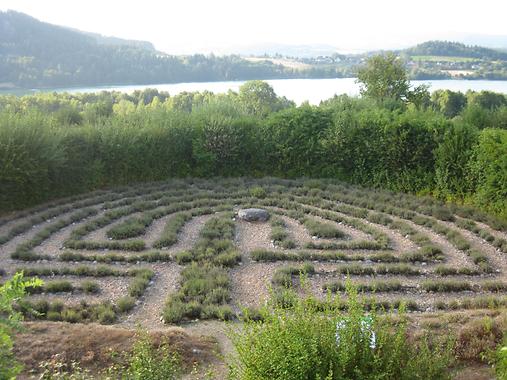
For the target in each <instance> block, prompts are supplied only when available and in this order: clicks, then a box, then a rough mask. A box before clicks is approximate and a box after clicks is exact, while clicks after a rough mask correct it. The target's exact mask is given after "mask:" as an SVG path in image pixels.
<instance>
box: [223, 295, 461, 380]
mask: <svg viewBox="0 0 507 380" xmlns="http://www.w3.org/2000/svg"><path fill="white" fill-rule="evenodd" d="M287 292H290V291H289V290H287ZM348 295H349V297H348V303H347V309H348V314H338V313H336V311H335V310H336V309H335V308H333V307H331V308H324V309H323V310H322V309H320V307H319V306H318V305H319V303H318V302H316V301H315V300H314V299H311V298H310V299H303V300H300V299H299V298H298V297H297V296H295V298H292V300H291V301H292V305H290V306H288V307H289V310H286V309H285V308H282V307H280V306H277V304H276V303H275V302H274V300H272V301H271V303H270V305H269V306H268V307H267V308H265V309H264V310H263V311H262V316H263V319H262V321H261V322H257V321H252V320H248V319H247V320H246V321H245V324H244V328H243V329H240V330H234V331H232V332H231V333H230V336H231V339H232V342H233V344H234V347H235V348H236V351H237V353H238V355H237V357H236V359H233V360H232V361H231V362H230V368H231V372H230V377H231V378H232V379H238V380H251V379H252V380H253V379H256V380H262V379H284V380H292V379H294V380H299V379H329V380H333V379H379V378H386V379H407V380H408V379H414V378H417V379H427V380H430V379H432V380H433V379H447V378H449V374H448V372H447V367H448V366H449V363H450V362H451V360H452V353H451V350H450V349H449V346H450V345H449V344H448V343H447V342H438V341H435V340H433V341H431V340H430V338H429V337H425V338H424V337H423V338H421V339H419V340H418V341H417V342H416V343H415V344H414V342H412V341H410V340H409V339H407V322H406V317H405V315H404V312H403V307H401V309H400V310H401V312H400V316H399V317H398V320H399V322H398V323H397V324H393V325H390V324H386V323H383V322H381V321H380V320H379V319H378V318H377V316H376V314H375V312H371V313H370V314H366V313H365V305H364V304H363V303H361V302H360V300H359V298H358V297H357V295H356V293H355V291H354V290H352V291H349V294H348ZM286 306H287V305H286ZM335 306H337V307H341V306H340V305H335Z"/></svg>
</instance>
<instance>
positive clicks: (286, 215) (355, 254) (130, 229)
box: [0, 178, 507, 327]
mask: <svg viewBox="0 0 507 380" xmlns="http://www.w3.org/2000/svg"><path fill="white" fill-rule="evenodd" d="M251 207H255V208H262V209H264V210H266V211H268V212H269V214H270V218H269V220H268V221H266V222H248V221H245V220H242V219H240V218H238V215H237V212H238V210H240V209H244V208H251ZM0 244H1V245H0V273H1V277H0V281H2V282H3V281H5V280H6V279H7V278H9V277H11V276H12V275H13V274H14V273H15V272H18V271H23V272H24V275H25V276H27V277H31V276H37V277H39V278H41V279H43V280H44V285H43V287H41V288H34V289H29V296H28V297H27V298H26V300H24V301H23V302H22V303H21V304H20V305H19V308H20V309H21V310H22V311H23V312H24V313H25V314H26V317H27V318H32V319H48V320H52V321H68V322H88V321H96V322H100V323H118V324H126V325H132V326H133V325H136V324H138V323H140V324H141V325H143V326H146V327H157V326H161V325H162V324H163V323H166V324H179V323H185V322H188V321H195V320H203V319H218V320H235V319H237V318H239V317H240V316H241V314H242V313H244V310H245V308H256V307H259V306H261V305H263V304H264V303H265V302H266V300H268V298H270V297H271V298H273V297H274V299H275V300H277V302H281V303H283V302H287V299H284V297H285V294H286V292H284V290H285V289H288V288H292V289H294V290H296V293H297V294H301V293H309V294H311V295H313V296H314V297H315V298H316V299H317V300H318V301H319V302H322V303H325V302H329V300H330V299H334V302H335V304H338V305H339V302H340V300H342V301H343V305H345V304H346V303H345V300H346V297H347V294H346V288H347V286H349V285H348V284H349V283H351V284H354V285H355V287H356V288H357V289H358V291H359V292H361V294H363V295H364V297H365V300H366V301H365V302H367V303H372V304H373V303H374V304H375V305H376V306H377V307H382V308H386V309H387V308H397V307H398V306H399V305H400V304H401V303H403V304H405V305H406V308H407V310H409V311H410V312H434V311H448V310H456V309H483V308H494V307H498V306H503V305H505V304H506V303H507V298H506V296H505V294H506V290H507V281H506V280H507V279H506V274H507V233H506V232H505V226H502V225H501V224H500V223H499V222H498V221H497V220H495V219H494V218H492V217H490V216H488V215H485V214H483V213H481V212H478V211H477V210H474V209H471V208H468V207H462V206H455V205H448V204H443V203H441V202H439V201H436V200H434V199H433V198H428V197H416V196H411V195H406V194H399V193H391V192H386V191H376V190H367V189H364V188H359V187H354V186H352V185H346V184H342V183H336V182H332V181H326V180H281V179H273V178H266V179H244V178H239V179H238V178H236V179H215V180H211V179H210V180H204V179H185V180H171V181H168V182H163V183H152V184H144V185H136V186H125V187H121V188H115V189H112V190H104V191H96V192H93V193H89V194H85V195H80V196H76V197H73V198H67V199H62V200H59V201H55V202H53V203H50V204H46V205H44V206H39V207H37V208H34V209H31V210H26V211H23V212H18V213H16V214H13V215H10V216H7V217H4V218H3V219H1V220H0Z"/></svg>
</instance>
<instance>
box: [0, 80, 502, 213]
mask: <svg viewBox="0 0 507 380" xmlns="http://www.w3.org/2000/svg"><path fill="white" fill-rule="evenodd" d="M373 90H374V88H373V87H372V86H370V88H369V91H370V92H371V91H373ZM419 90H421V89H418V91H419ZM417 95H418V96H417ZM373 96H379V95H378V94H377V95H375V94H371V93H368V92H365V93H363V96H362V97H360V98H356V97H349V96H346V95H340V96H335V97H334V98H331V99H329V100H327V101H324V102H322V103H321V104H320V105H319V106H312V105H309V104H302V105H300V106H296V105H295V104H294V103H293V102H291V101H289V100H287V99H286V98H281V97H279V96H277V95H276V94H275V93H274V91H273V89H272V88H271V87H270V86H269V85H268V84H267V83H265V82H261V81H251V82H247V83H246V84H244V85H243V86H242V87H241V88H240V90H239V92H237V93H236V92H232V91H231V92H229V93H227V94H213V93H210V92H204V93H180V94H177V95H173V96H170V94H168V93H164V92H158V91H157V90H150V89H147V90H144V91H136V92H134V93H131V94H125V93H118V92H101V93H93V94H79V95H78V94H76V95H71V94H56V93H53V94H37V95H29V96H23V97H15V96H2V97H0V141H1V142H2V143H1V144H0V163H1V170H0V186H1V188H0V210H2V211H8V210H13V209H20V208H23V207H27V206H31V205H35V204H38V203H41V202H45V201H47V200H49V199H54V198H57V197H62V196H68V195H72V194H77V193H81V192H85V191H89V190H93V189H99V188H104V187H109V186H113V185H119V184H128V183H136V182H146V181H160V180H165V179H167V178H172V177H190V176H197V177H212V176H225V177H229V176H251V177H260V176H276V177H289V178H295V177H313V178H319V177H322V178H333V179H336V180H338V181H346V182H350V183H353V184H358V185H363V186H367V187H374V188H382V189H388V190H392V191H403V192H409V193H414V194H419V195H431V196H434V197H437V198H439V199H442V200H446V201H455V202H459V203H464V204H468V205H472V206H476V207H478V208H480V209H482V210H485V211H488V212H491V213H494V214H496V215H497V216H499V217H500V218H503V219H505V218H507V99H506V97H505V96H504V95H502V94H496V93H491V92H487V91H483V92H467V93H466V94H463V93H459V92H452V91H449V90H440V91H435V92H433V93H432V94H431V96H430V95H429V93H428V92H427V91H425V89H422V91H419V92H417V91H415V90H413V91H412V92H410V93H409V94H408V97H406V98H398V99H396V97H394V96H391V97H389V98H387V99H385V100H384V101H382V102H381V101H378V100H376V99H375V98H374V97H373Z"/></svg>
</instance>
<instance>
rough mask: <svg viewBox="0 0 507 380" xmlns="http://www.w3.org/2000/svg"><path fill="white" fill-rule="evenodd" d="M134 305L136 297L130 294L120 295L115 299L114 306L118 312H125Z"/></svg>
mask: <svg viewBox="0 0 507 380" xmlns="http://www.w3.org/2000/svg"><path fill="white" fill-rule="evenodd" d="M135 305H136V299H135V298H134V297H131V296H124V297H120V298H119V299H118V300H117V301H116V307H117V308H118V310H119V312H120V313H127V312H129V311H130V310H132V309H133V308H134V306H135Z"/></svg>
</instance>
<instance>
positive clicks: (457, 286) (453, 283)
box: [421, 280, 472, 292]
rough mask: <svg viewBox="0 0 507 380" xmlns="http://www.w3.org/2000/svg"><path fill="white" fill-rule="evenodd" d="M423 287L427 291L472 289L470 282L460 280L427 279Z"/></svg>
mask: <svg viewBox="0 0 507 380" xmlns="http://www.w3.org/2000/svg"><path fill="white" fill-rule="evenodd" d="M421 287H422V289H424V290H426V291H427V292H461V291H464V290H472V285H471V284H470V283H469V282H465V281H458V280H448V281H438V280H427V281H424V282H423V283H422V284H421Z"/></svg>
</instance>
